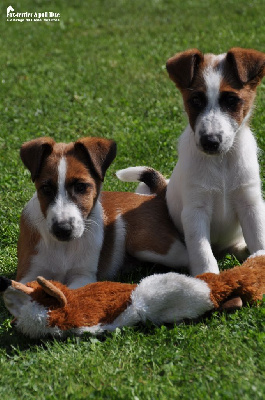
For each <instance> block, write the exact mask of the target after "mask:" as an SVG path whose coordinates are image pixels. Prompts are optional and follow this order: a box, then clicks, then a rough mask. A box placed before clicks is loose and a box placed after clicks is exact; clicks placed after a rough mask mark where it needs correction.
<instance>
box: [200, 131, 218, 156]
mask: <svg viewBox="0 0 265 400" xmlns="http://www.w3.org/2000/svg"><path fill="white" fill-rule="evenodd" d="M200 142H201V146H202V148H203V151H205V153H209V154H214V153H218V151H219V147H220V144H221V143H222V136H221V135H202V136H201V139H200Z"/></svg>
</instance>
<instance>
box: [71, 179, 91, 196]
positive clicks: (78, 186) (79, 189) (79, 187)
mask: <svg viewBox="0 0 265 400" xmlns="http://www.w3.org/2000/svg"><path fill="white" fill-rule="evenodd" d="M88 186H89V185H88V184H87V183H83V182H76V183H75V184H74V191H75V193H77V194H84V193H86V191H87V188H88Z"/></svg>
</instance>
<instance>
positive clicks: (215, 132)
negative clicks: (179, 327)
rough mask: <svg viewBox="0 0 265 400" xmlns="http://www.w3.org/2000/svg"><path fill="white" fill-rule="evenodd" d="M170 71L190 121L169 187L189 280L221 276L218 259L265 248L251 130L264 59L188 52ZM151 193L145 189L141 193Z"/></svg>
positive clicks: (129, 173) (264, 212) (246, 53)
mask: <svg viewBox="0 0 265 400" xmlns="http://www.w3.org/2000/svg"><path fill="white" fill-rule="evenodd" d="M167 70H168V73H169V76H170V78H171V79H172V80H173V81H174V83H175V84H176V86H177V88H178V89H179V90H180V92H181V94H182V96H183V101H184V107H185V110H186V112H187V115H188V119H189V125H188V126H187V128H186V129H185V131H184V132H183V134H182V135H181V137H180V139H179V145H178V162H177V164H176V166H175V168H174V171H173V173H172V175H171V177H170V180H169V183H168V188H167V193H166V200H167V206H168V210H169V214H170V216H171V218H172V220H173V221H174V223H175V226H176V227H177V229H178V232H179V233H180V234H181V235H182V236H183V237H184V238H185V243H186V246H187V250H188V257H189V268H190V273H191V274H192V275H193V276H195V275H198V274H201V273H204V272H214V273H218V272H219V269H218V264H217V261H216V259H215V256H214V254H217V255H218V254H220V253H221V254H223V253H224V252H227V251H228V252H229V251H230V252H232V253H233V254H235V255H236V256H237V257H238V258H239V259H244V258H245V257H246V255H247V251H246V246H247V248H248V251H249V252H250V253H255V252H257V251H259V250H264V249H265V205H264V201H263V199H262V193H261V180H260V174H259V164H258V147H257V143H256V140H255V138H254V136H253V134H252V132H251V130H250V128H249V119H250V116H251V111H252V109H253V103H254V99H255V96H256V89H257V86H258V85H259V83H260V82H261V80H262V78H263V76H264V75H265V54H264V53H261V52H259V51H256V50H251V49H241V48H232V49H230V50H229V51H228V52H227V53H225V54H220V55H214V54H202V53H201V52H200V51H199V50H197V49H191V50H187V51H184V52H182V53H178V54H176V55H175V56H174V57H172V58H170V59H169V60H168V62H167ZM137 168H138V167H133V168H128V169H127V170H123V171H122V172H121V173H120V176H121V179H122V180H125V181H127V180H132V181H134V180H137V176H135V171H137ZM140 168H142V169H143V168H144V167H140ZM146 189H148V188H146V187H144V186H143V185H142V186H141V188H140V190H141V193H148V190H146ZM139 192H140V191H139V190H138V193H139ZM213 252H214V254H213Z"/></svg>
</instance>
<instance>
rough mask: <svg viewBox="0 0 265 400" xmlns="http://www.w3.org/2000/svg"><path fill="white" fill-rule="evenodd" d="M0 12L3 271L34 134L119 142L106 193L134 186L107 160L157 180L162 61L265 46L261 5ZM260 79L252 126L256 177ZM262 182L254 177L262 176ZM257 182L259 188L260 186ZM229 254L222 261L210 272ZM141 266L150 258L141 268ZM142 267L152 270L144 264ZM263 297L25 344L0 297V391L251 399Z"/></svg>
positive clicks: (193, 2) (164, 139)
mask: <svg viewBox="0 0 265 400" xmlns="http://www.w3.org/2000/svg"><path fill="white" fill-rule="evenodd" d="M9 5H10V4H9V3H3V2H2V4H1V7H0V9H1V21H0V43H1V51H0V65H1V68H0V97H1V101H0V125H1V131H0V170H1V174H0V204H1V208H0V270H1V271H0V273H1V274H2V275H7V276H9V277H13V276H14V273H15V270H16V262H17V260H16V242H17V237H18V221H19V216H20V213H21V209H22V207H23V205H24V204H25V202H26V201H27V200H28V199H29V198H30V197H31V195H32V193H33V191H34V188H33V185H32V183H31V181H30V176H29V173H28V172H27V171H26V170H25V169H24V167H23V165H22V162H21V161H20V159H19V148H20V146H21V144H22V143H23V142H24V141H26V140H29V139H31V138H35V137H37V136H42V135H49V136H52V137H53V138H54V139H56V140H58V141H59V140H61V141H71V140H76V139H77V138H78V137H81V136H86V135H87V136H88V135H94V136H104V137H108V138H113V139H115V140H116V141H117V143H118V156H117V159H116V160H115V162H114V163H113V165H112V166H111V167H110V169H109V171H108V173H107V176H106V181H105V186H104V187H105V189H107V190H133V189H134V187H133V185H129V184H126V185H125V184H123V183H121V182H119V181H118V180H117V179H116V178H115V175H114V172H115V171H116V170H117V169H120V168H124V167H127V166H130V165H150V166H153V167H154V168H157V169H158V170H160V171H161V172H162V173H164V175H166V176H167V177H168V176H170V174H171V172H172V170H173V167H174V165H175V162H176V150H175V148H176V142H177V138H178V136H179V134H180V133H181V131H182V130H183V129H184V127H185V124H186V120H185V116H184V113H183V108H182V101H181V97H180V95H179V94H178V93H177V91H176V90H175V88H174V85H173V83H172V82H171V81H170V80H169V79H168V77H167V73H166V70H165V62H166V60H167V58H169V57H170V56H172V55H173V54H174V53H176V52H178V51H182V50H184V49H187V48H190V47H197V48H199V49H201V50H202V51H203V52H214V53H221V52H225V51H227V50H228V49H229V48H230V47H233V46H241V47H250V48H256V49H258V50H261V51H265V24H264V12H265V3H264V0H253V1H249V0H224V1H219V0H215V1H214V0H204V1H199V0H186V1H183V0H146V1H143V0H108V1H107V0H94V1H91V0H87V1H80V0H77V1H75V2H73V1H70V0H64V1H62V0H55V1H53V2H50V1H48V0H46V1H40V0H35V1H33V0H31V1H29V0H23V1H19V2H16V3H15V2H12V6H13V8H14V9H15V11H16V12H26V11H28V12H35V11H36V12H44V11H54V12H59V13H60V14H61V18H60V22H54V23H45V22H7V21H6V8H7V6H9ZM264 108H265V80H264V83H263V84H262V85H261V87H260V88H259V91H258V96H257V102H256V109H255V113H254V116H253V119H252V127H253V130H254V131H255V133H256V137H257V140H258V144H259V147H260V149H261V153H260V162H261V172H262V176H263V177H264V172H265V167H264V160H265V156H264V150H265V139H264V125H265V113H264ZM263 183H265V179H263ZM263 188H265V186H264V185H263ZM235 263H236V261H235V260H234V259H233V258H232V257H226V258H225V259H224V260H223V261H222V262H221V263H220V267H221V268H224V267H231V266H233V265H234V264H235ZM149 268H150V267H149ZM152 268H153V267H151V271H152ZM264 320H265V305H264V304H263V305H262V304H261V305H260V307H259V308H255V307H253V308H245V309H244V310H241V311H239V312H236V313H234V314H231V315H219V314H214V315H211V316H209V317H208V318H204V319H202V320H201V321H199V322H197V323H192V324H184V323H183V324H181V325H179V326H175V327H165V326H162V327H154V326H152V325H150V326H139V327H136V328H127V329H124V330H121V331H120V330H118V331H116V332H115V333H113V334H107V335H105V336H104V337H102V338H98V339H96V338H93V337H90V336H84V337H82V338H69V339H68V340H67V341H64V342H57V341H55V340H49V341H32V340H28V339H25V338H24V337H22V336H20V335H18V334H17V333H16V331H15V330H13V329H11V328H10V326H9V321H10V316H9V315H8V313H7V311H6V310H5V308H4V306H3V304H2V302H1V304H0V324H1V326H0V397H1V399H2V400H6V399H21V400H22V399H27V400H30V399H94V398H95V399H126V400H127V399H135V400H137V399H139V400H142V399H143V400H145V399H148V400H149V399H159V400H161V399H189V400H190V399H222V400H224V399H233V400H235V399H264V398H265V380H264V376H265V346H264V341H265V328H264Z"/></svg>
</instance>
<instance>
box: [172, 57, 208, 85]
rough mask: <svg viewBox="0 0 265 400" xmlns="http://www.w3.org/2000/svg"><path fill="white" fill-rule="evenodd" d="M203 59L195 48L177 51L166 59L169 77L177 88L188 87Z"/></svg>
mask: <svg viewBox="0 0 265 400" xmlns="http://www.w3.org/2000/svg"><path fill="white" fill-rule="evenodd" d="M203 59H204V56H203V54H202V53H201V52H200V51H199V50H197V49H191V50H187V51H184V52H182V53H177V54H176V55H175V56H173V57H171V58H169V60H167V64H166V67H167V72H168V74H169V77H170V79H171V80H172V81H173V82H175V84H176V86H177V87H178V88H179V89H188V88H189V87H190V86H191V84H192V81H193V78H194V76H195V74H196V72H197V70H198V68H199V66H200V64H201V63H202V61H203Z"/></svg>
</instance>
